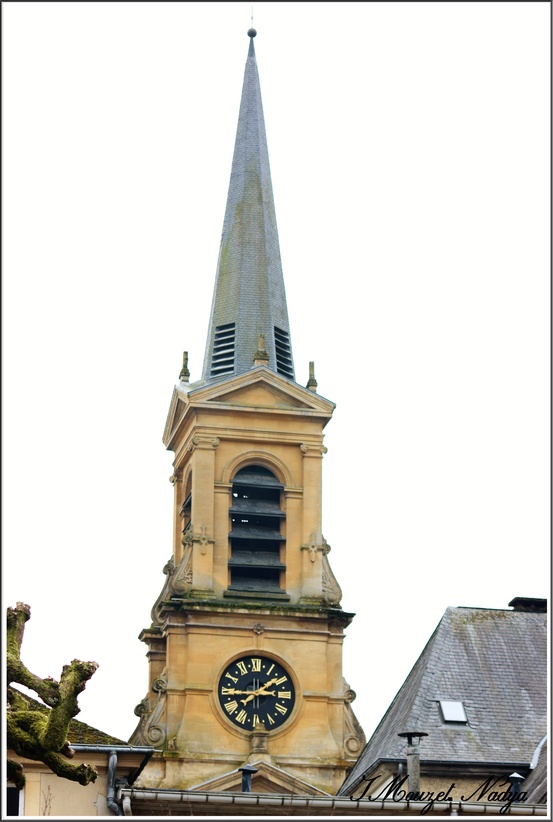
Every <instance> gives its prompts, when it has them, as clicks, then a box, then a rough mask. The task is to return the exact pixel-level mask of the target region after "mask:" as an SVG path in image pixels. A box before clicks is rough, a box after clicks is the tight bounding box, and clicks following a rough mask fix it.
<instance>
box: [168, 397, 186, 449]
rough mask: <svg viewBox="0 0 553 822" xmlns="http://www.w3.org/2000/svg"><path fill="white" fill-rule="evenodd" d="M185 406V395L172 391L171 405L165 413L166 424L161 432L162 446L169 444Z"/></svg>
mask: <svg viewBox="0 0 553 822" xmlns="http://www.w3.org/2000/svg"><path fill="white" fill-rule="evenodd" d="M187 405H188V403H187V402H186V394H184V393H182V392H181V391H179V389H178V388H175V389H173V396H172V397H171V404H170V406H169V411H168V413H167V422H166V423H165V429H164V431H163V444H164V445H167V444H168V443H169V441H170V439H171V436H172V434H173V432H174V431H175V429H176V428H177V426H178V424H179V422H180V421H181V419H182V417H183V416H184V412H185V411H186V408H187Z"/></svg>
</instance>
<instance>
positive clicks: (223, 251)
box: [202, 29, 294, 382]
mask: <svg viewBox="0 0 553 822" xmlns="http://www.w3.org/2000/svg"><path fill="white" fill-rule="evenodd" d="M248 35H249V36H250V46H249V51H248V58H247V61H246V68H245V72H244V84H243V87H242V98H241V103H240V112H239V116H238V127H237V132H236V142H235V146H234V156H233V160H232V169H231V176H230V184H229V190H228V197H227V205H226V211H225V218H224V223H223V233H222V237H221V246H220V251H219V259H218V262H217V275H216V281H215V289H214V294H213V303H212V308H211V318H210V323H209V331H208V336H207V344H206V351H205V358H204V367H203V375H202V380H203V381H205V382H211V381H212V380H213V379H215V378H216V379H219V378H220V377H221V376H223V377H226V376H229V375H233V376H236V375H238V374H243V373H245V372H247V371H250V370H251V369H252V368H253V360H254V355H255V353H256V351H257V350H258V345H259V335H260V334H263V335H264V338H265V349H266V353H267V354H268V357H269V361H268V362H267V366H268V367H269V368H271V369H272V370H273V371H277V372H278V373H281V374H282V375H283V376H284V377H287V378H290V379H294V367H293V361H292V348H291V340H290V327H289V322H288V309H287V305H286V295H285V290H284V278H283V275H282V264H281V258H280V246H279V240H278V231H277V223H276V213H275V205H274V199H273V188H272V183H271V172H270V167H269V152H268V148H267V137H266V133H265V120H264V117H263V105H262V102H261V88H260V84H259V73H258V70H257V61H256V57H255V50H254V45H253V38H254V36H255V30H254V29H250V31H249V32H248ZM228 325H234V326H235V328H234V333H235V338H234V340H232V334H230V335H229V334H227V338H226V339H227V342H226V343H225V345H222V344H221V343H219V353H220V352H221V350H224V349H226V352H227V353H228V351H229V350H231V349H233V351H234V363H233V367H232V370H231V371H226V372H222V373H221V374H219V375H215V377H214V373H213V365H214V362H215V358H214V349H215V353H216V354H217V353H218V352H217V345H216V342H215V340H216V330H217V328H218V327H219V328H220V327H221V326H223V327H226V326H228ZM275 328H277V329H278V330H279V340H280V343H279V344H280V354H279V359H277V347H276V341H275ZM280 332H282V333H280ZM284 349H286V350H285V351H284V354H285V355H286V357H288V356H289V362H288V368H287V369H286V370H283V369H282V363H283V358H282V357H283V350H284ZM215 364H217V363H216V362H215Z"/></svg>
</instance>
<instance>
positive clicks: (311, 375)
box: [305, 362, 318, 392]
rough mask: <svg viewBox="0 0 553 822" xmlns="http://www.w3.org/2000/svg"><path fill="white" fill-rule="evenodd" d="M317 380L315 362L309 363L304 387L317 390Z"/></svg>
mask: <svg viewBox="0 0 553 822" xmlns="http://www.w3.org/2000/svg"><path fill="white" fill-rule="evenodd" d="M317 385H318V383H317V380H316V379H315V363H314V362H310V363H309V380H308V381H307V385H306V386H305V387H306V388H309V390H310V391H315V392H316V391H317Z"/></svg>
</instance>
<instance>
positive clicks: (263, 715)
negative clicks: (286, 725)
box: [217, 654, 296, 731]
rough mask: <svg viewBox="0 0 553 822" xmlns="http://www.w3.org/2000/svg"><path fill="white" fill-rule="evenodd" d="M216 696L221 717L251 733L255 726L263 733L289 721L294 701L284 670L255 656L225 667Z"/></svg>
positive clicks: (246, 657) (245, 657) (269, 661)
mask: <svg viewBox="0 0 553 822" xmlns="http://www.w3.org/2000/svg"><path fill="white" fill-rule="evenodd" d="M217 693H218V696H219V703H220V704H221V707H222V709H223V713H224V714H225V716H226V717H227V718H228V719H230V721H231V722H233V723H234V725H236V726H237V727H238V728H243V729H244V730H247V731H253V729H254V727H255V726H256V725H257V724H258V723H259V722H262V723H263V725H264V726H265V729H266V730H267V731H271V730H273V729H274V728H278V727H279V726H280V725H282V723H283V722H286V720H287V719H288V718H289V716H290V714H291V713H292V709H293V707H294V702H295V698H296V696H295V691H294V684H293V682H292V679H291V677H290V675H289V673H288V671H287V670H286V668H284V667H283V666H282V665H280V663H278V662H275V660H274V659H269V657H266V656H258V655H256V654H251V655H250V654H249V655H248V656H243V657H241V658H240V659H235V660H234V662H231V663H230V664H229V665H227V667H226V668H225V670H224V672H223V674H222V676H221V678H220V680H219V687H218V689H217Z"/></svg>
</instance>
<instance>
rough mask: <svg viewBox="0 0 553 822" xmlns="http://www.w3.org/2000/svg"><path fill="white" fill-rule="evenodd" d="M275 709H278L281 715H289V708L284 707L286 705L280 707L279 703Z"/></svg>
mask: <svg viewBox="0 0 553 822" xmlns="http://www.w3.org/2000/svg"><path fill="white" fill-rule="evenodd" d="M275 708H276V709H277V711H279V713H281V714H287V713H288V708H285V707H284V705H279V704H278V702H277V704H276V705H275Z"/></svg>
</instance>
